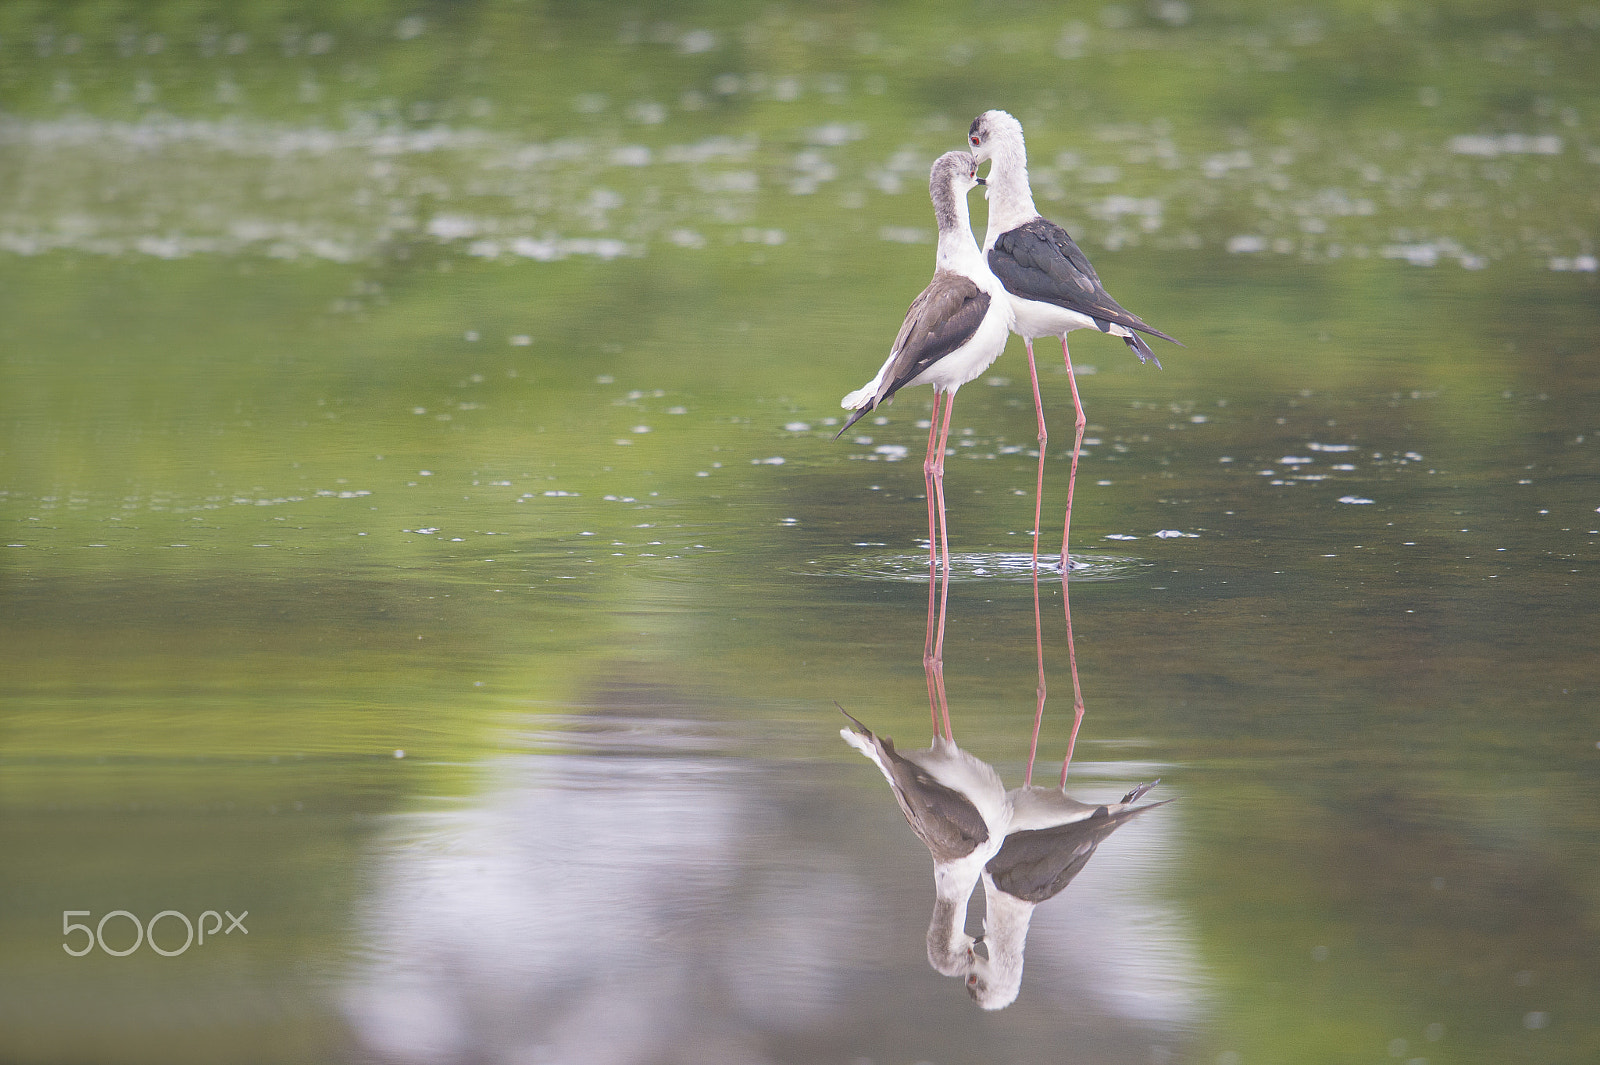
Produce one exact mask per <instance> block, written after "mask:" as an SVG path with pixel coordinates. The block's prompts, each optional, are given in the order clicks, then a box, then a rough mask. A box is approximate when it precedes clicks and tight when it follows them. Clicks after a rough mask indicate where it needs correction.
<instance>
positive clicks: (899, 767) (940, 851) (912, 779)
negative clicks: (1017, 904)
mask: <svg viewBox="0 0 1600 1065" xmlns="http://www.w3.org/2000/svg"><path fill="white" fill-rule="evenodd" d="M877 743H878V744H879V746H880V749H881V750H882V751H883V753H884V755H885V756H886V757H885V761H886V763H887V764H888V766H889V772H890V773H891V774H892V775H893V777H894V797H895V799H896V800H897V801H898V802H899V803H900V811H901V813H903V814H905V815H906V820H907V821H909V822H911V829H912V831H914V832H915V833H916V834H917V836H918V837H919V838H920V839H921V840H922V842H923V843H926V844H927V845H928V850H929V851H931V852H932V853H933V860H934V861H936V862H951V861H955V860H956V859H957V858H965V857H966V856H967V855H969V854H971V853H972V852H973V851H975V850H977V849H978V848H979V847H980V846H982V845H983V844H984V843H985V842H986V841H987V840H988V839H989V826H988V825H986V824H984V822H983V815H982V814H981V813H979V812H978V808H977V807H976V806H974V805H973V804H972V800H970V799H968V798H967V797H966V796H965V795H962V794H961V793H960V792H959V791H956V790H955V789H954V788H949V787H946V786H945V785H943V784H941V783H939V782H938V781H937V780H934V779H933V777H931V776H929V775H928V773H927V771H926V770H924V769H923V768H922V767H921V766H919V765H917V764H916V763H915V762H912V761H910V760H908V759H906V758H903V757H901V756H900V754H899V753H898V752H896V751H895V749H894V741H893V740H891V739H890V738H889V737H887V736H882V737H877Z"/></svg>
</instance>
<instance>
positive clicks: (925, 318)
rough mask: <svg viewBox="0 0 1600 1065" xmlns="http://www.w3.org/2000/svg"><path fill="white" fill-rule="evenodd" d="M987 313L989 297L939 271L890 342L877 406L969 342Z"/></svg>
mask: <svg viewBox="0 0 1600 1065" xmlns="http://www.w3.org/2000/svg"><path fill="white" fill-rule="evenodd" d="M988 313H989V294H988V293H987V292H985V291H983V289H981V288H979V287H978V286H977V285H976V284H974V283H973V282H972V280H971V279H970V278H967V277H963V276H961V275H960V274H955V273H951V272H949V271H947V270H940V271H938V272H937V273H935V274H934V275H933V280H932V281H930V282H928V287H927V288H925V289H923V290H922V295H920V296H918V297H917V298H916V299H914V300H912V301H911V309H910V310H908V311H907V312H906V320H905V322H904V324H902V325H901V326H900V335H899V336H897V337H895V338H894V352H895V359H894V365H893V367H892V368H891V369H890V371H889V374H888V376H887V377H886V378H885V379H884V382H883V384H882V385H880V386H879V388H878V395H877V396H876V397H874V399H873V404H872V405H873V406H877V405H878V404H879V403H882V402H883V401H884V400H886V399H888V398H889V397H890V396H892V395H894V394H895V393H896V392H898V391H899V390H900V388H901V387H902V386H903V385H906V384H909V383H910V382H911V381H912V380H914V379H915V378H916V377H917V375H918V374H920V373H922V372H923V371H924V370H926V369H927V368H928V367H930V366H932V365H933V364H934V363H936V362H938V361H939V360H940V359H942V358H944V357H945V356H946V355H949V354H950V353H951V352H953V351H955V350H956V349H958V348H960V347H961V346H962V345H963V344H965V343H966V342H967V341H969V340H971V339H972V337H973V335H974V334H976V333H977V331H978V327H979V326H980V325H982V324H983V316H984V315H986V314H988Z"/></svg>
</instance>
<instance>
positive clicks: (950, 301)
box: [835, 152, 1013, 740]
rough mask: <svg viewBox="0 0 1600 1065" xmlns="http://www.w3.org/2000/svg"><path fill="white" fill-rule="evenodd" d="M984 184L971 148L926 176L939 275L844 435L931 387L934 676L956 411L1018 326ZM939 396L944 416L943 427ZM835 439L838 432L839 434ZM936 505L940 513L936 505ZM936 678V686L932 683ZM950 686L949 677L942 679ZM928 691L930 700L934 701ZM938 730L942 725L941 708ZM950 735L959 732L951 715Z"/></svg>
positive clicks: (851, 406)
mask: <svg viewBox="0 0 1600 1065" xmlns="http://www.w3.org/2000/svg"><path fill="white" fill-rule="evenodd" d="M977 184H978V164H977V162H976V161H975V160H974V159H973V157H972V156H971V155H968V154H967V153H966V152H946V153H945V154H944V155H941V156H940V157H939V158H938V159H936V160H934V164H933V169H932V171H931V172H930V174H929V177H928V193H929V195H930V196H931V197H932V199H933V216H934V220H935V221H936V222H937V223H938V226H939V245H938V251H937V252H936V253H935V258H934V273H933V280H932V281H930V282H928V287H927V288H925V289H923V290H922V294H921V295H919V296H918V297H917V298H916V299H915V300H913V301H912V303H911V308H910V310H908V311H907V312H906V318H905V322H904V324H902V325H901V327H900V333H899V335H898V336H897V337H895V341H894V346H893V347H892V348H891V349H890V351H889V357H888V358H887V359H885V360H884V363H883V365H882V366H881V367H880V368H879V369H878V373H877V376H875V377H874V378H873V379H872V380H871V381H868V382H867V383H866V384H865V385H863V386H862V387H861V388H858V389H856V390H855V391H854V392H851V393H850V394H849V395H847V396H845V397H844V399H843V400H842V401H841V404H840V405H841V406H843V407H844V408H846V409H847V410H850V411H852V413H851V415H850V417H849V419H848V420H846V421H845V423H844V428H842V429H840V430H839V435H840V436H842V435H844V432H845V430H847V429H849V428H850V427H851V426H852V425H854V424H855V423H856V422H857V421H858V420H859V419H860V418H861V417H862V416H863V415H865V414H866V413H867V412H868V411H872V410H876V409H877V408H878V406H879V405H880V404H882V403H884V402H885V401H887V400H888V399H889V398H890V397H892V396H893V395H894V394H895V393H896V392H898V391H899V390H900V389H902V388H904V387H906V386H907V385H932V386H933V415H932V417H931V418H930V419H929V424H928V453H927V458H926V459H925V460H924V461H923V464H922V472H923V481H924V484H925V485H926V487H927V493H928V579H929V586H928V595H929V603H930V607H929V610H930V622H929V631H928V637H927V641H926V643H925V644H924V647H923V659H924V661H925V662H927V663H929V664H930V666H932V667H933V668H932V669H931V670H930V673H929V676H930V678H934V677H936V676H938V677H942V673H941V672H940V671H939V669H938V665H939V663H940V662H942V659H943V655H944V609H943V604H944V602H945V601H946V600H947V598H948V596H949V592H950V538H949V531H948V527H947V524H946V519H945V503H944V457H945V448H946V446H947V444H948V442H949V437H950V414H951V411H952V410H953V409H954V407H955V399H956V390H957V389H959V388H960V387H961V386H962V385H964V384H966V383H967V382H968V381H971V380H972V379H974V378H975V377H977V376H979V375H980V374H982V373H983V372H984V371H985V370H987V369H988V368H989V366H990V365H991V364H992V363H993V362H994V360H996V359H998V358H999V357H1000V353H1001V352H1003V351H1004V350H1005V347H1006V340H1007V339H1008V337H1009V336H1010V332H1011V329H1012V325H1013V311H1012V309H1011V301H1010V300H1009V299H1008V298H1007V296H1006V290H1005V287H1004V286H1003V285H1001V283H1000V281H999V279H998V278H996V277H995V275H994V273H993V272H992V271H991V270H990V269H989V267H988V266H987V265H986V264H985V262H984V258H983V253H982V252H980V251H979V250H978V245H977V242H976V241H974V240H973V239H972V229H971V223H970V214H969V212H968V208H967V193H968V192H969V191H971V190H972V188H973V187H974V186H976V185H977ZM941 400H942V401H943V406H944V415H943V420H942V424H941V419H940V412H939V407H940V403H941ZM835 439H837V437H835ZM936 507H937V520H936V514H935V508H936ZM941 561H942V565H943V573H944V579H943V583H942V588H943V590H942V593H941V595H940V610H939V623H938V631H937V635H936V634H935V632H934V626H933V622H932V620H931V617H932V599H933V595H934V587H933V577H934V573H935V571H936V570H937V569H938V567H939V565H940V563H941ZM932 683H933V682H932V681H931V680H930V688H931V687H932ZM939 683H940V684H941V685H942V680H940V681H939ZM936 701H937V699H936V698H935V696H934V693H933V692H932V691H930V704H932V703H934V702H936ZM934 713H935V715H936V716H935V720H934V731H935V732H938V731H939V721H938V719H937V710H935V711H934ZM944 736H945V739H947V740H949V739H951V738H952V737H951V734H950V719H949V715H948V713H946V715H945V719H944Z"/></svg>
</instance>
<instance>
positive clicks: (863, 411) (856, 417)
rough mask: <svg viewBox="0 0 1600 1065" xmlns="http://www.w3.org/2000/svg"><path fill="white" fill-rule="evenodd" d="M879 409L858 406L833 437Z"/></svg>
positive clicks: (841, 433) (870, 404) (842, 433)
mask: <svg viewBox="0 0 1600 1065" xmlns="http://www.w3.org/2000/svg"><path fill="white" fill-rule="evenodd" d="M877 409H878V405H877V404H876V403H868V404H867V405H866V406H865V407H857V408H856V409H855V410H853V411H851V412H850V417H848V418H846V419H845V423H844V426H843V427H842V428H840V430H839V431H838V432H837V433H834V434H833V438H834V439H835V440H837V439H839V438H840V437H841V436H843V435H844V434H845V430H847V429H849V428H850V427H851V426H852V425H854V424H855V423H856V422H859V421H860V420H861V419H862V418H864V417H866V416H867V414H869V413H870V412H872V411H874V410H877ZM839 709H841V710H843V709H844V707H842V706H841V707H839ZM845 716H846V717H850V715H849V714H846V715H845ZM851 720H852V721H854V720H855V719H854V718H851Z"/></svg>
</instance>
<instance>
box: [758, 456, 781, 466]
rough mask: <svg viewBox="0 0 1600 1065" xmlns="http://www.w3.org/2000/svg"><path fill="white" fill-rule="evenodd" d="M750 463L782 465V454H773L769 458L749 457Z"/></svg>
mask: <svg viewBox="0 0 1600 1065" xmlns="http://www.w3.org/2000/svg"><path fill="white" fill-rule="evenodd" d="M750 465H752V466H782V465H783V456H782V455H774V456H772V457H771V458H769V459H751V460H750Z"/></svg>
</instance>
